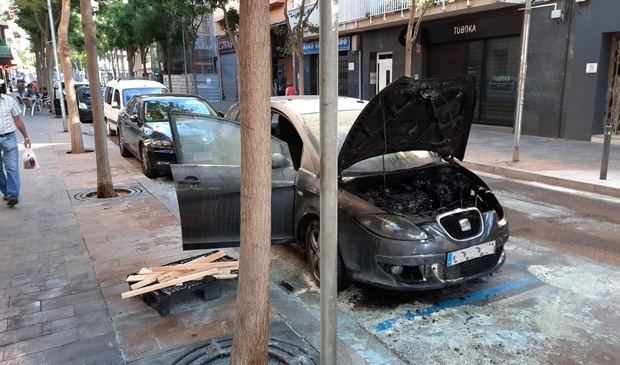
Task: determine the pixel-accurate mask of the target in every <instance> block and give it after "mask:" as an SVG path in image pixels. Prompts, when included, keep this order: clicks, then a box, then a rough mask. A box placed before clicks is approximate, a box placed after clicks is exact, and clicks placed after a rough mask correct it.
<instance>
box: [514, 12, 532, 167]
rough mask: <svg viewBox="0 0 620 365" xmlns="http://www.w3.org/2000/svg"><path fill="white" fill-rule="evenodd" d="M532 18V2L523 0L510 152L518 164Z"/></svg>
mask: <svg viewBox="0 0 620 365" xmlns="http://www.w3.org/2000/svg"><path fill="white" fill-rule="evenodd" d="M531 18H532V0H525V12H524V13H523V32H522V34H521V64H520V65H519V88H518V90H517V112H516V117H515V128H514V133H515V136H514V148H513V150H512V162H519V158H520V155H521V151H520V150H519V149H520V146H519V143H520V140H521V124H522V122H523V102H524V100H525V96H524V93H525V75H526V72H527V47H528V44H529V38H530V20H531Z"/></svg>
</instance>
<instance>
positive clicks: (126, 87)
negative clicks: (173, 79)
mask: <svg viewBox="0 0 620 365" xmlns="http://www.w3.org/2000/svg"><path fill="white" fill-rule="evenodd" d="M167 92H169V91H168V89H167V88H166V87H165V86H164V84H162V83H159V82H157V81H151V80H111V81H109V82H108V83H107V84H106V86H105V91H104V93H103V113H104V115H105V123H106V126H107V128H108V135H109V136H113V135H115V134H116V128H117V120H118V112H119V110H121V109H122V108H124V107H125V104H127V102H128V101H129V99H131V98H132V97H134V96H136V95H146V94H163V93H167Z"/></svg>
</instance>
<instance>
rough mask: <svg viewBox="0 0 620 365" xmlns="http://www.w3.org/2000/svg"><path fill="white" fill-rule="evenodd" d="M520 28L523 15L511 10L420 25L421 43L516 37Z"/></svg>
mask: <svg viewBox="0 0 620 365" xmlns="http://www.w3.org/2000/svg"><path fill="white" fill-rule="evenodd" d="M522 26H523V15H522V14H521V12H519V11H517V10H513V9H510V10H507V11H506V10H504V11H501V12H488V13H487V14H485V15H484V16H480V15H478V16H470V17H460V18H451V19H446V20H436V21H431V22H428V24H427V23H426V22H425V23H424V24H423V25H422V32H421V33H422V43H424V44H434V43H444V42H456V41H464V40H475V39H483V38H493V37H504V36H511V35H518V34H520V33H521V28H522Z"/></svg>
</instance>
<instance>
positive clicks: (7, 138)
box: [0, 83, 30, 207]
mask: <svg viewBox="0 0 620 365" xmlns="http://www.w3.org/2000/svg"><path fill="white" fill-rule="evenodd" d="M16 128H17V129H19V132H20V133H21V134H22V136H23V137H24V146H26V148H30V139H29V138H28V132H27V131H26V125H25V124H24V121H23V120H22V118H21V116H20V110H19V105H18V104H17V100H15V99H14V98H13V97H11V96H8V95H6V84H4V83H2V85H0V191H1V192H2V194H4V200H6V201H7V205H8V206H9V207H14V206H15V205H16V204H17V203H19V154H18V148H17V136H16V135H15V129H16ZM5 171H6V174H5Z"/></svg>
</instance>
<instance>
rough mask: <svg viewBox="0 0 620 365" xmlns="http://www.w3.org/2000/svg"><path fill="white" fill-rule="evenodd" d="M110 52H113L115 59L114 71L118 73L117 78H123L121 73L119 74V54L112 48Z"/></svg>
mask: <svg viewBox="0 0 620 365" xmlns="http://www.w3.org/2000/svg"><path fill="white" fill-rule="evenodd" d="M112 53H113V54H114V58H115V59H116V73H117V74H118V78H119V79H121V78H123V75H122V74H121V67H120V59H121V58H120V56H119V55H118V50H117V49H114V50H112Z"/></svg>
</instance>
